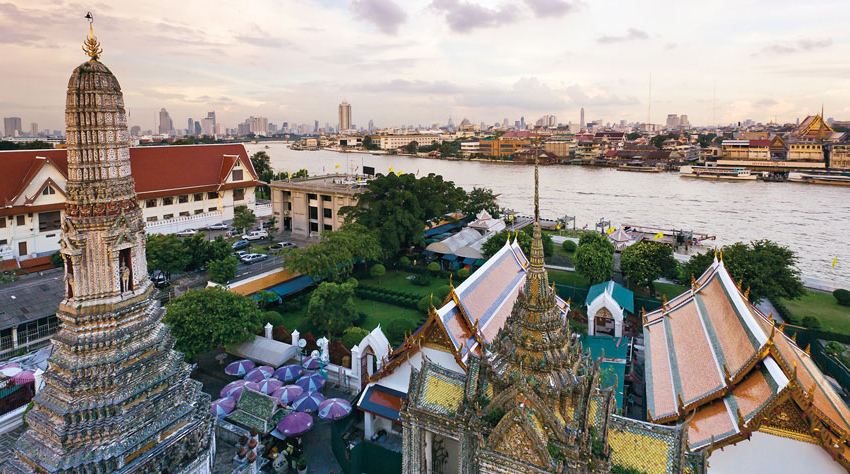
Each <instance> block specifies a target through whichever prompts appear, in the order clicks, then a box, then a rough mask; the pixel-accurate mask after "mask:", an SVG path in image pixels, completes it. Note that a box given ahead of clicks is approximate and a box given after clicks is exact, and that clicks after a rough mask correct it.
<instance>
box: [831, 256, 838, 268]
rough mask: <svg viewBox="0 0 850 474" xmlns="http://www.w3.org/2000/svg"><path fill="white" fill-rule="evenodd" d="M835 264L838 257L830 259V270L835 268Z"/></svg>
mask: <svg viewBox="0 0 850 474" xmlns="http://www.w3.org/2000/svg"><path fill="white" fill-rule="evenodd" d="M836 263H838V257H835V258H833V259H832V268H835V264H836Z"/></svg>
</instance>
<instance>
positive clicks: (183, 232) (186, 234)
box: [177, 229, 198, 237]
mask: <svg viewBox="0 0 850 474" xmlns="http://www.w3.org/2000/svg"><path fill="white" fill-rule="evenodd" d="M197 233H198V229H183V230H181V231H180V232H178V233H177V235H179V236H180V237H189V236H191V235H195V234H197Z"/></svg>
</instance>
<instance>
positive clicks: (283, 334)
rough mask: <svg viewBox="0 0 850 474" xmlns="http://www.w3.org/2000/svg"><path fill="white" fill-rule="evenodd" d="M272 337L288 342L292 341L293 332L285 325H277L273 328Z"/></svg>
mask: <svg viewBox="0 0 850 474" xmlns="http://www.w3.org/2000/svg"><path fill="white" fill-rule="evenodd" d="M272 338H273V339H274V340H275V341H278V342H285V343H287V344H289V343H291V342H292V334H291V333H290V332H289V331H287V330H286V328H285V327H284V326H275V328H274V329H272Z"/></svg>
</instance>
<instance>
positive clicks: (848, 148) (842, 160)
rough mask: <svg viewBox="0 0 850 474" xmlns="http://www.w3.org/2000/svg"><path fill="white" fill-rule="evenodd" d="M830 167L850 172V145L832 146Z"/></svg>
mask: <svg viewBox="0 0 850 474" xmlns="http://www.w3.org/2000/svg"><path fill="white" fill-rule="evenodd" d="M829 167H830V168H832V169H837V170H850V143H840V144H835V145H833V146H832V149H831V150H830V154H829Z"/></svg>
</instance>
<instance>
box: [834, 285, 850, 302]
mask: <svg viewBox="0 0 850 474" xmlns="http://www.w3.org/2000/svg"><path fill="white" fill-rule="evenodd" d="M832 296H834V297H835V299H836V300H837V301H838V304H840V305H841V306H850V291H848V290H845V289H844V288H839V289H837V290H835V291H833V292H832Z"/></svg>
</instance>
